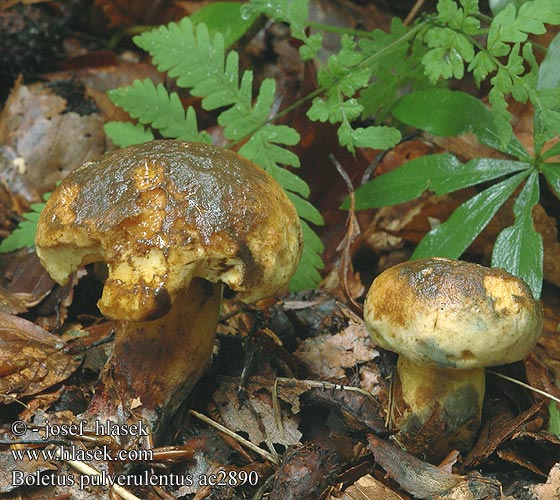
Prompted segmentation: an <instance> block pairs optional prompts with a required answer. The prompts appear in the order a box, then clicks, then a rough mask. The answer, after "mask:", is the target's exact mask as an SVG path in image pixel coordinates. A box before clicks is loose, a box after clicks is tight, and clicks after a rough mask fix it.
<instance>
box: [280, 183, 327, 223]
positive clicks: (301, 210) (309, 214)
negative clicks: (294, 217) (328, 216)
mask: <svg viewBox="0 0 560 500" xmlns="http://www.w3.org/2000/svg"><path fill="white" fill-rule="evenodd" d="M286 194H287V195H288V198H290V201H291V202H292V203H293V204H294V207H296V210H297V213H298V215H299V216H300V217H301V218H302V219H305V220H307V221H309V222H312V223H313V224H317V225H318V226H322V225H323V224H324V223H325V222H324V220H323V216H322V215H321V212H319V210H317V209H316V208H315V207H314V206H313V205H312V204H311V203H309V202H308V201H307V200H306V199H304V198H302V197H301V196H298V195H297V194H294V193H290V192H289V191H288V192H287V193H286Z"/></svg>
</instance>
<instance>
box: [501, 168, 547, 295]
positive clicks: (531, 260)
mask: <svg viewBox="0 0 560 500" xmlns="http://www.w3.org/2000/svg"><path fill="white" fill-rule="evenodd" d="M538 201H539V176H538V173H537V172H534V173H532V174H531V175H530V176H529V178H528V179H527V182H526V183H525V186H524V187H523V189H522V190H521V192H520V193H519V196H518V197H517V200H516V201H515V204H514V205H513V213H514V214H515V222H514V224H513V225H512V226H510V227H507V228H505V229H503V230H502V231H501V232H500V234H499V235H498V237H497V238H496V242H495V243H494V250H493V251H492V267H501V268H503V269H505V270H506V271H508V272H510V273H511V274H514V275H515V276H518V277H519V278H521V279H523V280H524V281H525V282H526V283H527V284H528V285H529V287H530V288H531V290H532V292H533V296H534V297H535V298H536V299H539V297H540V295H541V289H542V280H543V242H542V237H541V235H540V234H539V233H537V232H536V231H535V228H534V225H533V215H532V210H533V207H534V206H535V205H536V204H537V203H538Z"/></svg>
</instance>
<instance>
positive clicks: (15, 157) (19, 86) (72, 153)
mask: <svg viewBox="0 0 560 500" xmlns="http://www.w3.org/2000/svg"><path fill="white" fill-rule="evenodd" d="M68 85H70V84H69V83H67V82H64V83H60V82H49V83H34V84H31V85H25V84H24V83H23V82H22V80H21V78H20V79H19V80H18V81H17V82H16V84H15V86H14V87H13V88H12V91H11V92H10V96H9V98H8V100H7V101H6V104H5V106H4V108H3V110H2V113H1V114H0V144H1V145H2V146H0V169H1V170H2V175H3V177H4V179H5V180H6V182H7V184H8V186H9V187H10V189H11V190H12V192H13V193H14V194H16V195H18V196H21V197H22V198H23V199H25V200H26V201H27V202H36V201H41V195H42V194H43V193H45V192H47V191H52V190H53V189H54V187H55V184H56V182H57V181H60V180H61V179H63V178H64V177H65V176H66V175H67V174H68V173H69V172H71V171H72V170H73V169H74V168H76V167H78V166H79V165H81V164H82V163H84V162H86V161H88V160H92V159H94V158H97V157H99V156H101V154H102V153H103V152H104V150H105V134H104V133H103V120H102V118H101V117H100V116H99V114H98V113H96V112H95V109H96V108H95V105H93V103H90V104H89V106H90V107H89V108H88V107H87V106H88V103H87V100H86V99H85V98H82V102H81V103H78V106H82V108H81V109H80V108H78V107H76V105H75V104H73V105H72V106H71V105H70V104H69V103H68V101H67V100H66V99H65V98H64V97H63V96H62V95H59V94H57V92H60V93H61V94H64V93H65V92H64V91H63V90H62V89H64V88H66V86H68ZM73 85H78V84H76V83H73ZM77 90H79V89H74V91H77ZM82 92H83V88H82ZM92 105H93V108H92V107H91V106H92Z"/></svg>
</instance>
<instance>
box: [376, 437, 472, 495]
mask: <svg viewBox="0 0 560 500" xmlns="http://www.w3.org/2000/svg"><path fill="white" fill-rule="evenodd" d="M367 439H368V441H369V449H370V450H371V451H372V453H373V456H374V458H375V461H376V463H378V464H379V465H380V466H381V467H383V469H385V471H386V472H387V474H388V475H389V477H391V478H392V479H394V480H395V481H397V483H399V484H400V485H401V487H402V488H403V489H404V490H405V491H407V492H408V493H410V494H411V495H414V496H415V497H417V498H429V497H434V496H436V495H441V494H442V493H445V492H446V491H449V490H451V489H452V488H454V487H455V486H457V485H458V484H459V483H460V482H461V481H462V480H463V477H462V476H459V475H457V474H450V473H449V472H445V471H442V470H440V469H438V468H437V467H436V466H435V465H432V464H429V463H427V462H424V461H422V460H420V459H419V458H416V457H414V456H413V455H411V454H410V453H407V452H405V451H403V450H401V449H400V448H399V447H398V446H395V445H393V444H391V443H389V442H387V441H385V440H383V439H380V438H378V437H377V436H374V435H373V434H368V436H367Z"/></svg>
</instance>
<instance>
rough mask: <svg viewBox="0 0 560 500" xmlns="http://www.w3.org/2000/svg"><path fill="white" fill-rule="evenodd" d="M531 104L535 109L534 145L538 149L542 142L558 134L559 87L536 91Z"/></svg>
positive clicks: (559, 120)
mask: <svg viewBox="0 0 560 500" xmlns="http://www.w3.org/2000/svg"><path fill="white" fill-rule="evenodd" d="M531 102H532V104H533V105H534V107H535V114H534V136H535V145H536V147H537V148H538V149H540V148H541V147H542V145H543V144H544V142H546V141H548V140H550V139H552V138H553V137H554V136H556V135H559V134H560V87H556V88H554V89H545V88H542V89H538V90H537V91H536V92H535V94H534V95H533V97H532V99H531ZM538 149H537V150H538Z"/></svg>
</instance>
